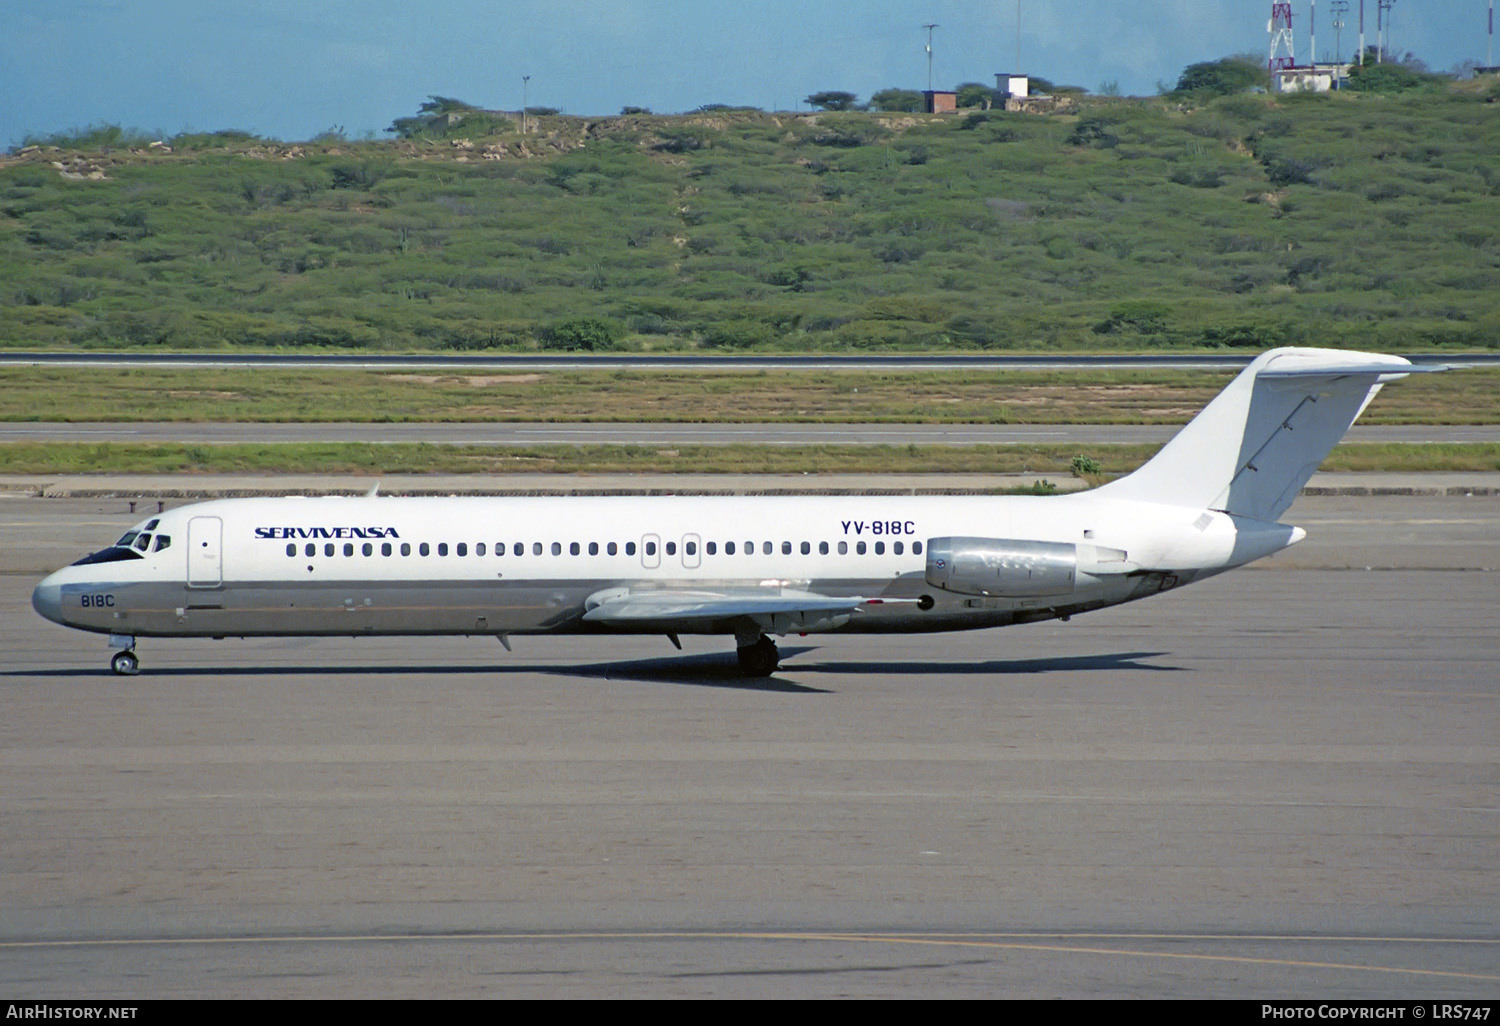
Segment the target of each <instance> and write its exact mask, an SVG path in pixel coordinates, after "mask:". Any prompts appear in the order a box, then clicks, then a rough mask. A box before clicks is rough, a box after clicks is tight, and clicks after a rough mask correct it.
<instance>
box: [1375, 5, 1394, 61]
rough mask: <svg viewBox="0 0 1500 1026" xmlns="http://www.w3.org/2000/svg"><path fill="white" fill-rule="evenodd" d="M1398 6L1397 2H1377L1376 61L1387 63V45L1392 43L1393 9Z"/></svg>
mask: <svg viewBox="0 0 1500 1026" xmlns="http://www.w3.org/2000/svg"><path fill="white" fill-rule="evenodd" d="M1395 6H1396V0H1375V7H1376V17H1375V40H1376V42H1375V47H1376V49H1375V59H1376V60H1377V61H1380V62H1382V63H1384V62H1385V48H1386V44H1388V43H1389V42H1390V38H1389V37H1390V32H1391V8H1392V7H1395Z"/></svg>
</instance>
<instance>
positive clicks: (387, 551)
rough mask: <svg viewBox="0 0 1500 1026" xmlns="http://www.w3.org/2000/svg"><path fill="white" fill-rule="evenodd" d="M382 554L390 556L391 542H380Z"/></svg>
mask: <svg viewBox="0 0 1500 1026" xmlns="http://www.w3.org/2000/svg"><path fill="white" fill-rule="evenodd" d="M380 554H381V555H382V556H389V555H390V554H391V543H390V542H381V543H380Z"/></svg>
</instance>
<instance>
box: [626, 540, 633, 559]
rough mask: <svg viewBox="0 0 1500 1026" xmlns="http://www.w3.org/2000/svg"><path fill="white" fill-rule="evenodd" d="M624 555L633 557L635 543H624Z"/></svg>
mask: <svg viewBox="0 0 1500 1026" xmlns="http://www.w3.org/2000/svg"><path fill="white" fill-rule="evenodd" d="M625 555H627V556H633V555H635V542H626V543H625Z"/></svg>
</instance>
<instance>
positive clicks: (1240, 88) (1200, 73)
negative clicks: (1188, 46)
mask: <svg viewBox="0 0 1500 1026" xmlns="http://www.w3.org/2000/svg"><path fill="white" fill-rule="evenodd" d="M1266 83H1267V77H1266V67H1265V65H1264V64H1262V63H1261V60H1260V58H1259V57H1254V56H1251V55H1250V54H1243V53H1242V54H1235V55H1234V56H1232V57H1222V58H1220V59H1219V60H1216V61H1202V62H1200V63H1198V64H1189V65H1188V66H1187V67H1186V68H1185V69H1183V72H1182V76H1181V77H1180V78H1178V79H1177V88H1176V89H1175V90H1173V91H1174V92H1176V93H1179V94H1181V93H1192V94H1193V95H1195V96H1202V97H1209V96H1231V95H1233V94H1235V93H1243V92H1247V91H1248V90H1251V89H1264V88H1265V87H1266Z"/></svg>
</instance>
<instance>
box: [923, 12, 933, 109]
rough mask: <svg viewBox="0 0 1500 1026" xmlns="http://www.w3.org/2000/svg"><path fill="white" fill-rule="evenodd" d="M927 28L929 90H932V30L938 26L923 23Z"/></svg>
mask: <svg viewBox="0 0 1500 1026" xmlns="http://www.w3.org/2000/svg"><path fill="white" fill-rule="evenodd" d="M922 27H923V28H924V29H926V30H927V91H928V92H929V93H930V92H932V30H933V29H935V28H937V25H935V24H929V25H923V26H922Z"/></svg>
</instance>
